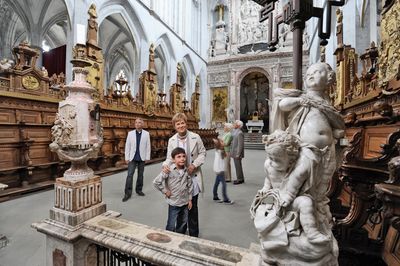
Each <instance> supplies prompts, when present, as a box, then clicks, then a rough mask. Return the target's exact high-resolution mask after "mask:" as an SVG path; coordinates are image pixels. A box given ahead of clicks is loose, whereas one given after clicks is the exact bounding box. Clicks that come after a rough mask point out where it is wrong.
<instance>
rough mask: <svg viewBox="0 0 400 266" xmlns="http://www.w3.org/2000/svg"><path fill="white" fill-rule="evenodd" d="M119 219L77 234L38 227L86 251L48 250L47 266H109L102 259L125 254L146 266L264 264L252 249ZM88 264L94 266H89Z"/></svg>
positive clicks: (96, 222)
mask: <svg viewBox="0 0 400 266" xmlns="http://www.w3.org/2000/svg"><path fill="white" fill-rule="evenodd" d="M117 216H119V214H118V213H115V212H112V211H108V212H106V213H104V214H101V215H99V216H96V217H94V218H92V219H90V220H87V221H85V222H84V223H83V224H81V225H80V226H79V228H78V229H77V230H74V231H70V230H69V228H68V227H65V228H63V227H59V228H58V229H57V230H56V231H54V227H55V226H57V225H55V224H54V222H53V221H52V220H50V219H46V220H44V221H43V222H40V223H34V224H33V225H32V227H33V228H35V229H37V230H38V231H39V232H42V233H45V234H49V233H51V235H52V237H55V238H58V239H60V240H61V241H65V242H68V243H75V246H76V247H78V246H80V247H82V248H81V249H80V250H76V253H72V252H71V253H70V254H66V253H64V252H62V251H61V250H58V251H57V249H55V250H52V249H48V250H47V252H48V254H47V256H46V257H47V259H48V261H47V265H56V264H54V263H56V261H55V259H54V258H56V260H59V261H63V260H68V261H73V262H74V263H73V265H77V266H79V265H109V264H107V262H105V261H104V259H103V256H100V255H101V254H102V253H105V252H108V253H110V252H111V251H113V252H118V254H123V258H125V259H131V258H134V259H139V260H141V261H142V262H145V264H144V265H177V266H178V265H179V266H180V265H213V266H215V265H221V266H222V265H238V266H240V265H243V266H248V265H259V263H260V255H259V253H255V252H253V251H250V250H248V249H244V248H239V247H235V246H230V245H227V244H222V243H218V242H213V241H209V240H204V239H199V238H194V237H190V236H186V235H182V234H177V233H173V232H169V231H165V230H162V229H158V228H154V227H150V226H147V225H142V224H138V223H135V222H131V221H127V220H124V219H120V218H117ZM77 240H79V242H76V241H77ZM83 247H84V248H83ZM98 254H99V256H97V255H98ZM49 260H51V261H49ZM88 261H90V263H91V264H87V262H88ZM85 263H86V264H85ZM146 263H147V264H146ZM57 265H58V264H57Z"/></svg>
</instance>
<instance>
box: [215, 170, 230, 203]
mask: <svg viewBox="0 0 400 266" xmlns="http://www.w3.org/2000/svg"><path fill="white" fill-rule="evenodd" d="M220 182H221V183H222V197H223V199H224V201H229V198H228V195H227V194H226V182H225V174H224V172H220V173H217V177H216V178H215V183H214V189H213V194H214V199H216V198H218V186H219V183H220Z"/></svg>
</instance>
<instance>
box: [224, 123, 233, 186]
mask: <svg viewBox="0 0 400 266" xmlns="http://www.w3.org/2000/svg"><path fill="white" fill-rule="evenodd" d="M232 128H233V125H232V124H231V123H225V124H224V132H225V134H224V136H223V137H222V140H223V141H224V151H225V157H224V161H225V171H224V172H225V181H226V182H231V181H232V176H231V142H232V133H231V131H232Z"/></svg>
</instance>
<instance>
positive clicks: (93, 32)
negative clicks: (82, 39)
mask: <svg viewBox="0 0 400 266" xmlns="http://www.w3.org/2000/svg"><path fill="white" fill-rule="evenodd" d="M88 14H89V16H90V17H89V19H88V32H87V42H88V43H90V44H93V45H96V46H97V31H98V30H99V28H98V25H97V21H96V19H97V12H96V5H95V4H91V5H90V8H89V11H88Z"/></svg>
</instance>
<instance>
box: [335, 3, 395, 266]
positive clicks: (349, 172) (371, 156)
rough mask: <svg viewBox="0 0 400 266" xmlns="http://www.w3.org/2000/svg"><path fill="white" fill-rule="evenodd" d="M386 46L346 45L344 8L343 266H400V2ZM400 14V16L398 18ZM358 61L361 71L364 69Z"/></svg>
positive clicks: (338, 207)
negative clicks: (358, 49) (360, 51)
mask: <svg viewBox="0 0 400 266" xmlns="http://www.w3.org/2000/svg"><path fill="white" fill-rule="evenodd" d="M386 2H391V4H387V5H385V7H384V9H383V11H382V14H381V19H382V20H381V44H380V46H379V47H377V45H376V44H375V43H371V44H370V47H369V48H368V49H367V50H366V51H365V53H363V54H361V55H360V56H359V55H357V53H356V52H355V49H354V48H352V47H351V46H349V45H345V44H344V43H343V38H342V36H341V34H342V33H343V28H342V27H346V25H343V24H342V23H341V19H340V18H341V16H342V14H340V12H341V11H340V10H338V12H337V13H338V14H337V15H338V24H337V27H338V30H337V31H338V32H339V36H338V38H337V39H338V43H337V49H336V51H335V56H336V71H337V84H336V88H333V89H332V91H331V93H330V94H331V95H330V97H331V99H332V102H333V103H334V105H335V107H336V108H338V109H339V110H341V112H342V114H343V116H344V119H345V122H346V132H345V138H346V139H347V140H348V141H347V142H348V143H342V144H344V145H342V146H346V147H345V148H344V151H343V161H342V165H341V167H340V169H339V171H338V174H337V176H335V178H334V179H333V181H332V184H331V187H330V191H329V195H330V198H331V203H330V205H331V210H332V214H333V216H334V233H335V237H336V238H337V240H338V242H339V248H340V251H339V256H340V257H339V258H340V259H339V263H340V265H400V185H399V183H400V157H399V149H400V67H399V62H400V56H399V53H400V32H399V31H398V29H397V28H396V27H395V28H393V27H391V26H390V25H396V23H397V24H399V21H400V20H399V16H398V10H400V1H398V0H396V1H386ZM396 14H397V15H396ZM358 60H360V61H361V66H362V68H361V71H358Z"/></svg>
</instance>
